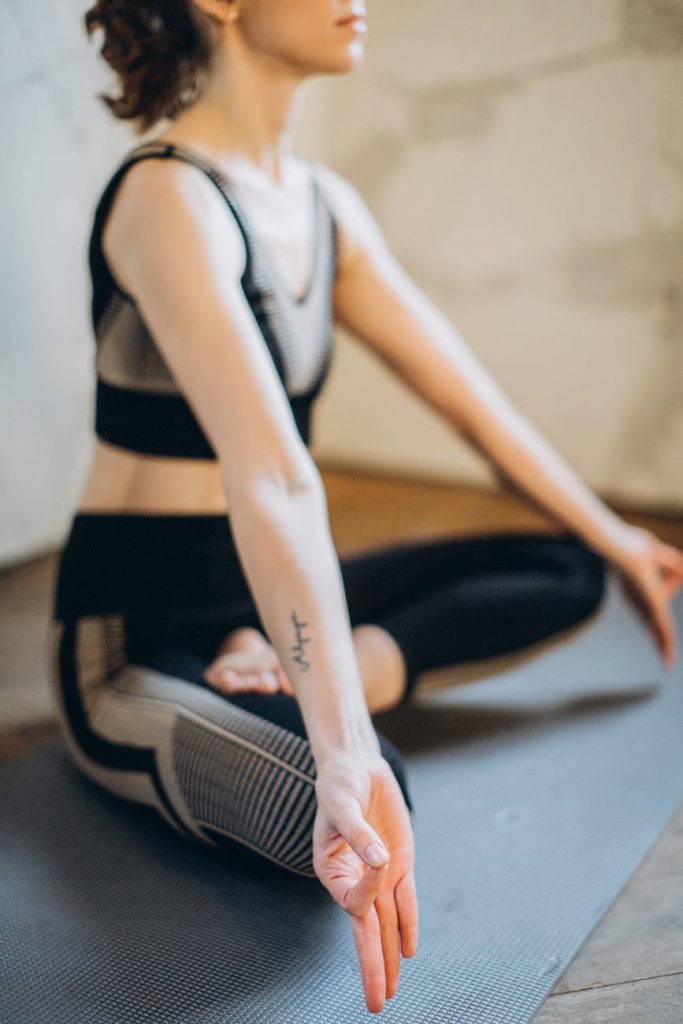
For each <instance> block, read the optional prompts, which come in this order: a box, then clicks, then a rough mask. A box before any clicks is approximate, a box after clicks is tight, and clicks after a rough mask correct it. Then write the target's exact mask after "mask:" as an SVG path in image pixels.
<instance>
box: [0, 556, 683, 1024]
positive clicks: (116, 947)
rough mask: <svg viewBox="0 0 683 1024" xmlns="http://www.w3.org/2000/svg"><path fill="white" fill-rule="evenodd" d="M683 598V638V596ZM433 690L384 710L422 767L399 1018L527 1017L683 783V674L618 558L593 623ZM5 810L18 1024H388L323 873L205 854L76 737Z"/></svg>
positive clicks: (13, 1016) (393, 1004) (28, 760)
mask: <svg viewBox="0 0 683 1024" xmlns="http://www.w3.org/2000/svg"><path fill="white" fill-rule="evenodd" d="M673 606H674V610H675V613H676V617H677V620H678V627H679V631H680V630H681V627H682V626H683V591H680V592H679V593H678V594H677V595H676V597H675V599H674V602H673ZM441 674H442V675H443V670H441ZM475 674H476V673H475ZM423 682H424V685H425V687H427V689H426V690H425V689H423V690H421V692H420V694H419V696H418V698H417V701H418V703H417V704H416V705H415V706H414V707H413V708H412V709H401V710H398V711H394V712H390V713H388V714H385V715H382V716H378V727H381V728H382V730H383V731H384V732H385V733H386V734H387V735H388V736H390V738H392V739H393V740H394V742H396V743H397V745H398V747H399V749H400V750H402V752H403V753H404V755H405V758H406V762H407V766H408V771H409V782H410V784H411V786H412V793H413V797H414V800H415V805H416V815H415V819H414V833H415V842H416V850H417V858H416V880H417V888H418V895H419V911H420V940H419V947H418V951H417V954H416V956H415V957H414V958H413V959H411V960H405V959H404V960H402V962H401V979H400V982H399V989H398V993H397V995H396V996H395V998H394V999H393V1000H391V1001H390V1002H388V1003H387V1004H386V1008H385V1010H384V1011H383V1014H382V1017H383V1019H384V1020H386V1021H388V1022H390V1021H401V1022H410V1024H421V1022H424V1024H427V1022H429V1024H441V1022H448V1024H453V1022H459V1024H475V1022H476V1024H522V1022H526V1021H529V1020H530V1019H531V1018H532V1017H533V1016H534V1014H535V1012H536V1010H537V1009H538V1007H539V1006H540V1005H541V1003H542V1002H543V1000H544V999H545V997H546V996H547V995H548V994H549V993H550V991H551V990H552V989H553V988H554V986H555V983H556V981H557V979H558V977H559V976H560V975H561V974H562V972H563V970H564V968H565V967H566V965H567V964H568V962H569V961H570V959H571V958H572V956H573V954H574V953H575V952H576V950H577V949H578V947H579V946H580V944H581V943H582V941H583V939H584V938H585V937H586V936H587V934H588V933H589V932H590V931H591V930H592V928H593V927H594V926H595V925H596V923H597V922H598V920H599V919H600V917H601V916H602V915H603V914H604V912H605V910H606V909H607V908H608V907H609V905H610V903H611V902H612V901H613V900H614V898H615V897H616V896H617V894H618V893H619V891H620V889H621V888H622V887H623V886H624V884H625V882H626V881H627V879H628V877H629V875H630V874H631V873H632V872H633V870H634V869H635V868H636V866H637V865H638V863H639V862H640V861H641V859H642V858H643V857H644V855H645V854H646V852H647V850H648V848H649V847H650V846H651V844H652V843H653V842H654V840H655V839H656V838H657V836H658V834H659V833H660V831H661V830H662V829H663V827H664V826H665V824H666V822H667V820H668V819H669V818H670V816H671V815H672V814H673V813H674V812H675V810H676V806H677V804H678V802H679V800H680V799H681V797H682V796H683V742H682V740H683V724H682V723H683V718H682V715H681V712H682V711H683V669H682V667H681V664H680V663H679V664H678V665H676V666H675V667H674V668H673V669H669V670H666V669H664V668H663V667H662V665H661V662H660V660H659V656H658V654H657V651H656V648H655V644H654V641H653V639H652V638H651V636H650V634H649V632H648V631H647V629H646V626H645V624H644V623H643V621H642V620H641V618H640V615H639V613H638V612H637V611H636V610H635V608H634V607H633V605H632V604H631V603H630V600H629V599H628V598H627V597H626V596H625V595H624V592H623V590H622V588H621V584H620V582H619V581H618V579H617V578H616V576H615V575H613V573H612V570H611V569H610V570H609V574H608V586H607V591H606V595H605V599H604V601H603V604H602V605H601V607H600V608H599V610H598V611H597V613H596V614H595V615H594V616H593V618H592V619H591V620H590V621H589V622H588V623H586V624H585V625H584V627H583V628H581V629H579V630H578V631H575V632H573V633H569V634H567V635H566V636H564V637H560V638H558V640H557V641H556V642H555V643H553V644H551V645H549V646H548V647H546V648H545V649H541V650H539V651H537V652H536V654H535V656H534V657H532V658H531V659H529V658H527V660H526V661H523V662H521V663H518V664H516V665H512V667H511V666H510V665H508V666H507V667H505V668H502V669H501V667H500V666H499V668H498V672H497V674H493V670H491V671H489V675H488V676H486V675H483V676H481V674H480V677H479V678H478V680H477V681H476V682H473V683H471V685H468V686H454V687H452V688H451V689H448V690H445V689H439V690H430V689H429V684H428V681H427V680H426V678H425V679H424V680H423ZM379 719H381V725H380V721H379ZM0 820H1V822H2V831H1V847H0V1019H2V1021H3V1022H12V1024H43V1022H45V1024H48V1022H49V1024H124V1022H125V1024H176V1022H178V1024H181V1022H182V1024H199V1022H202V1024H228V1022H229V1024H271V1022H272V1024H294V1022H296V1024H302V1022H306V1024H326V1022H329V1024H355V1022H358V1021H364V1020H370V1019H377V1018H376V1015H374V1014H370V1013H369V1012H368V1010H367V1009H366V1007H365V1003H364V1000H363V994H362V987H361V981H360V972H359V968H358V964H357V958H356V953H355V949H354V945H353V937H352V932H351V927H350V922H349V920H348V918H347V916H346V914H345V913H344V912H343V911H342V910H341V909H340V908H339V907H337V905H336V904H335V903H334V902H333V900H332V898H331V897H330V896H329V895H328V893H327V892H326V890H324V889H323V887H322V886H321V885H320V883H319V882H318V881H317V879H306V878H302V877H298V876H294V875H291V874H289V873H287V872H285V871H283V870H282V869H280V868H278V867H277V866H274V865H271V864H270V862H267V861H265V860H263V859H251V858H256V857H257V855H255V854H251V855H250V856H247V855H246V854H245V856H244V858H242V857H241V856H239V857H234V856H231V857H230V858H228V857H227V856H226V855H225V854H224V853H221V852H219V851H214V850H211V849H208V848H207V849H204V848H202V847H195V846H193V845H191V844H189V843H188V842H187V841H186V840H185V839H184V838H183V837H182V836H179V835H176V834H175V833H174V832H173V831H172V829H171V828H170V827H169V826H168V825H166V823H165V822H163V821H162V820H161V819H157V818H156V816H155V812H153V811H152V810H150V809H147V808H145V807H142V806H138V805H133V804H129V803H126V802H124V801H122V800H120V799H118V798H117V797H114V796H110V795H109V794H107V793H105V792H103V791H101V790H99V789H97V787H95V786H94V785H93V784H92V783H90V782H89V781H88V780H87V779H85V778H83V777H82V776H81V775H80V774H79V773H78V771H77V769H76V768H75V767H74V766H73V765H72V764H71V762H70V761H69V760H68V758H67V756H66V753H65V751H64V749H63V746H62V743H61V739H58V738H51V739H49V740H47V741H44V742H43V743H42V744H41V745H40V746H39V747H37V748H35V749H34V750H32V751H31V752H29V753H27V754H26V755H24V756H23V757H21V758H19V759H18V760H16V761H13V762H11V763H9V764H8V765H6V766H4V767H3V768H2V769H1V770H0Z"/></svg>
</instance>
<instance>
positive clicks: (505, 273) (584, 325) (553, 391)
mask: <svg viewBox="0 0 683 1024" xmlns="http://www.w3.org/2000/svg"><path fill="white" fill-rule="evenodd" d="M367 9H368V27H369V33H368V37H367V44H366V59H365V63H364V66H363V67H362V68H361V69H360V70H359V71H357V72H356V73H355V74H354V75H353V76H344V77H341V76H340V77H337V78H334V79H327V80H326V82H325V92H326V96H327V104H328V108H329V118H328V133H327V140H326V154H327V157H328V159H329V162H330V164H331V165H332V166H333V167H335V169H337V170H338V171H340V172H341V173H342V174H344V175H345V176H346V177H347V178H349V179H350V180H351V181H352V182H353V183H354V184H355V185H356V187H357V188H358V189H359V190H360V191H361V193H362V195H363V196H364V198H365V199H366V201H367V202H368V203H369V205H370V207H371V209H372V210H373V212H374V213H375V215H376V216H377V218H378V220H379V222H380V224H381V226H382V228H383V230H384V232H385V234H386V237H387V238H388V240H389V242H390V244H391V245H392V248H393V250H394V252H395V253H396V255H397V256H398V258H399V259H400V261H401V262H402V263H403V265H404V266H405V267H406V269H408V270H409V272H410V273H411V274H412V276H413V277H414V278H415V280H416V281H417V282H418V284H419V285H420V286H421V287H422V288H423V290H424V291H425V292H426V293H427V295H428V296H429V297H430V298H431V299H432V300H433V301H434V302H436V304H437V305H438V306H439V307H440V308H441V309H442V310H443V311H444V312H445V313H446V314H447V315H448V316H449V319H450V320H451V321H452V322H453V323H454V324H455V325H456V326H457V327H458V328H459V330H460V331H461V332H462V333H463V335H464V337H465V338H466V340H467V341H468V343H469V345H470V346H471V348H472V349H473V351H474V352H475V353H476V355H477V356H478V358H479V359H480V360H481V361H482V363H483V364H484V365H485V367H486V368H487V369H488V371H489V372H490V373H491V374H492V375H493V376H494V377H495V379H496V380H497V381H498V382H499V383H500V384H501V385H502V387H503V389H504V390H505V391H506V393H507V394H508V395H509V396H510V397H511V398H512V399H513V401H514V402H515V404H516V405H517V407H518V408H520V409H521V410H522V411H523V412H524V414H525V415H526V416H527V417H528V418H529V419H530V420H531V421H532V422H533V423H534V425H535V426H536V427H537V428H538V429H540V431H541V432H542V433H543V434H544V435H545V436H546V437H547V438H548V439H549V440H550V441H551V442H552V443H553V444H554V446H555V447H556V448H557V450H558V451H559V452H560V454H561V455H562V456H563V457H564V458H565V459H566V460H567V461H569V463H570V464H571V465H572V466H573V467H574V468H575V469H576V470H577V471H578V472H579V473H580V474H581V475H582V477H583V478H584V479H585V480H586V481H587V482H588V483H589V484H590V485H591V486H593V487H594V488H595V489H596V490H598V491H599V492H600V493H602V494H603V495H604V496H605V497H608V498H611V499H615V500H623V501H625V502H628V503H632V504H634V505H640V506H643V507H651V508H653V509H667V508H668V509H673V510H680V509H681V508H682V507H683V468H682V465H683V116H682V114H681V111H682V109H683V108H682V100H683V4H681V3H680V0H577V2H575V3H566V0H514V2H513V0H477V3H472V2H471V0H422V2H421V3H420V4H414V3H409V2H407V0H369V2H368V4H367ZM351 409H352V415H349V410H351ZM316 426H317V437H316V449H315V450H316V454H318V455H320V456H322V457H325V458H326V459H327V460H328V461H332V462H339V463H341V464H347V465H361V464H362V465H363V466H366V467H377V468H380V469H384V468H391V469H392V470H395V471H397V472H401V473H405V474H408V475H417V476H420V477H434V478H439V479H443V480H452V481H454V482H456V481H469V482H472V483H479V484H485V485H486V484H490V485H492V486H496V484H495V481H494V479H493V478H492V476H491V475H490V472H489V469H488V465H487V463H486V462H484V461H483V460H482V459H481V457H480V456H478V455H476V454H475V453H474V452H473V450H472V449H471V448H469V447H468V446H466V445H465V443H464V442H462V441H461V440H460V439H459V438H458V437H457V435H455V434H454V433H453V431H452V430H451V429H450V427H448V426H446V424H445V423H444V422H443V421H442V420H440V419H437V418H436V416H435V415H434V414H433V413H432V412H431V411H430V410H428V409H426V408H425V407H424V405H423V404H422V403H420V402H418V401H417V400H416V399H415V398H414V397H413V396H412V394H411V393H410V392H409V391H408V390H407V388H406V387H405V386H404V385H403V384H402V383H401V382H399V381H398V380H397V378H395V377H393V376H392V375H391V372H390V371H389V370H388V369H386V368H385V367H384V366H383V365H382V364H380V363H379V361H378V360H376V359H375V358H374V357H373V356H372V355H371V354H370V353H369V351H368V350H367V349H365V348H364V347H363V346H362V345H360V344H359V342H358V340H357V339H355V338H352V337H350V336H348V335H347V334H346V333H345V332H343V331H339V349H338V354H337V358H336V361H335V364H334V370H333V375H332V377H331V379H330V381H329V384H328V387H327V389H326V391H325V392H324V393H323V396H322V398H321V399H320V404H319V407H318V410H317V423H316Z"/></svg>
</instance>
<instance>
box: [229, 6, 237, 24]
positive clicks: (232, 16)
mask: <svg viewBox="0 0 683 1024" xmlns="http://www.w3.org/2000/svg"><path fill="white" fill-rule="evenodd" d="M239 13H240V12H239V11H238V10H237V8H236V7H231V8H230V10H229V11H228V21H234V20H235V18H238V17H239Z"/></svg>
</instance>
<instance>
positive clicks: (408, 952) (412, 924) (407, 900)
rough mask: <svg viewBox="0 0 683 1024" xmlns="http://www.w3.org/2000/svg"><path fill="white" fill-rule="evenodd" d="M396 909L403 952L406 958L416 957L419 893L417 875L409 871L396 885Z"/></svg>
mask: <svg viewBox="0 0 683 1024" xmlns="http://www.w3.org/2000/svg"><path fill="white" fill-rule="evenodd" d="M394 897H395V899H396V909H397V910H398V926H399V928H400V931H401V952H402V953H403V955H404V956H414V955H415V953H416V951H417V934H418V913H417V892H416V889H415V873H414V871H412V870H411V871H409V872H407V874H405V875H403V877H402V878H401V879H400V880H399V882H398V883H397V884H396V888H395V889H394Z"/></svg>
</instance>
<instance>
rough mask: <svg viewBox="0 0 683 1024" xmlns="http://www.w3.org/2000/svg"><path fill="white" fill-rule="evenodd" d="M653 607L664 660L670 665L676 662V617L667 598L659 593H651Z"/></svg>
mask: <svg viewBox="0 0 683 1024" xmlns="http://www.w3.org/2000/svg"><path fill="white" fill-rule="evenodd" d="M648 593H649V592H648ZM651 607H652V611H653V614H654V617H655V625H656V629H657V632H658V634H659V637H660V639H661V643H662V650H663V654H664V660H665V661H666V663H667V664H668V665H672V664H673V662H674V651H675V646H676V640H675V625H674V618H673V615H672V613H671V609H670V608H669V605H668V603H667V601H666V598H665V597H663V596H659V595H657V594H654V595H651Z"/></svg>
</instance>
